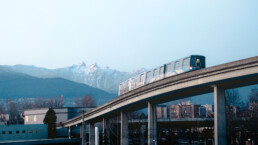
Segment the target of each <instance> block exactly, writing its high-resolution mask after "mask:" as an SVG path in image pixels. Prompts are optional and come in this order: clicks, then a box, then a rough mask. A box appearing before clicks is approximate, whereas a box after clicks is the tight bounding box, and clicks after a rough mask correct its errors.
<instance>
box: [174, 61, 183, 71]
mask: <svg viewBox="0 0 258 145" xmlns="http://www.w3.org/2000/svg"><path fill="white" fill-rule="evenodd" d="M179 69H182V61H176V63H175V70H179Z"/></svg>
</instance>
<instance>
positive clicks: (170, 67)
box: [166, 63, 173, 72]
mask: <svg viewBox="0 0 258 145" xmlns="http://www.w3.org/2000/svg"><path fill="white" fill-rule="evenodd" d="M172 70H173V66H172V63H170V64H167V69H166V72H172Z"/></svg>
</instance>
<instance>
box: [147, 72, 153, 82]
mask: <svg viewBox="0 0 258 145" xmlns="http://www.w3.org/2000/svg"><path fill="white" fill-rule="evenodd" d="M151 79H152V71H149V72H147V78H146V83H150V81H151Z"/></svg>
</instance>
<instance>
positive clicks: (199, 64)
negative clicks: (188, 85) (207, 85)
mask: <svg viewBox="0 0 258 145" xmlns="http://www.w3.org/2000/svg"><path fill="white" fill-rule="evenodd" d="M205 65H206V64H205V56H202V55H190V56H187V57H184V58H181V59H178V60H175V61H172V62H170V63H166V64H164V65H161V66H159V67H156V68H154V69H151V70H149V71H147V72H144V73H142V74H140V75H137V76H135V77H132V78H130V79H128V80H126V81H124V82H122V83H120V84H119V88H118V95H119V96H120V95H123V94H125V93H127V92H129V91H132V90H134V89H137V88H139V87H142V86H144V85H148V84H150V83H153V82H155V81H158V80H161V79H164V78H167V77H171V76H174V75H178V74H182V73H186V72H189V71H194V70H198V69H202V68H205Z"/></svg>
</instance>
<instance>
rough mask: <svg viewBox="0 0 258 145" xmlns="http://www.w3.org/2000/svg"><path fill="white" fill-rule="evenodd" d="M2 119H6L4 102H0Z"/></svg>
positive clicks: (0, 118) (0, 119)
mask: <svg viewBox="0 0 258 145" xmlns="http://www.w3.org/2000/svg"><path fill="white" fill-rule="evenodd" d="M0 121H6V119H5V110H4V104H3V103H0Z"/></svg>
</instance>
